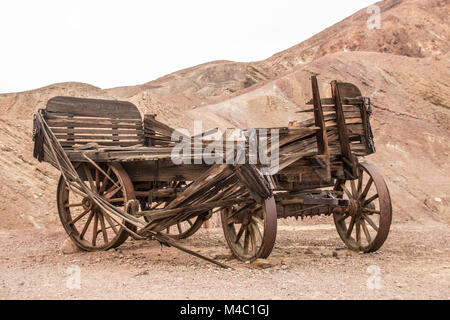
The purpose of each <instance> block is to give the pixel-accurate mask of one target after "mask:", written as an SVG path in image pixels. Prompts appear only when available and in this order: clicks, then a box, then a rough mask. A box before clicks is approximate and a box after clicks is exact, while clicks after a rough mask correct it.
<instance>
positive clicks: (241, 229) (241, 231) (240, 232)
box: [234, 223, 245, 243]
mask: <svg viewBox="0 0 450 320" xmlns="http://www.w3.org/2000/svg"><path fill="white" fill-rule="evenodd" d="M244 231H245V224H243V223H242V224H241V228H240V229H239V231H238V233H237V235H236V240H234V242H235V243H238V242H239V240H240V239H241V237H242V233H243V232H244Z"/></svg>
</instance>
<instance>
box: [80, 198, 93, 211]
mask: <svg viewBox="0 0 450 320" xmlns="http://www.w3.org/2000/svg"><path fill="white" fill-rule="evenodd" d="M81 203H82V205H83V208H84V209H85V210H92V209H93V208H94V206H95V203H94V202H93V201H92V199H91V198H89V197H84V198H83V200H82V201H81Z"/></svg>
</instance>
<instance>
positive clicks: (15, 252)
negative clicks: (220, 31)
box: [0, 221, 450, 299]
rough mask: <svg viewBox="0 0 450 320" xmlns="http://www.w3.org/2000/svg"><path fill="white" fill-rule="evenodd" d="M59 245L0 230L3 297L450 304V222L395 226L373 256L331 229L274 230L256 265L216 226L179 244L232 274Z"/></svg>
mask: <svg viewBox="0 0 450 320" xmlns="http://www.w3.org/2000/svg"><path fill="white" fill-rule="evenodd" d="M64 239H65V234H64V232H63V231H62V228H55V229H54V230H49V229H41V230H36V229H27V230H2V231H0V241H1V243H2V246H1V247H0V257H1V258H0V298H1V299H15V298H19V299H52V298H53V299H67V298H70V299H83V298H88V299H111V298H112V299H131V298H134V299H141V298H145V299H450V262H449V261H450V259H449V258H450V248H449V246H448V243H449V241H450V235H449V234H448V225H446V224H440V223H435V222H431V221H430V222H428V223H426V224H423V223H420V224H419V223H413V222H409V223H406V224H395V225H393V228H392V231H391V234H390V237H389V238H388V240H387V242H386V243H385V245H384V246H383V247H382V248H381V250H380V251H379V252H376V253H373V254H359V253H355V252H351V251H349V250H347V249H345V247H344V246H343V244H342V243H341V241H340V239H339V238H338V236H337V233H336V231H335V230H334V226H332V225H331V224H316V225H311V224H310V223H309V224H308V223H307V224H306V225H305V223H300V222H299V223H296V224H295V225H291V226H280V227H279V232H278V238H277V243H276V247H275V249H274V251H273V253H272V255H271V256H270V258H269V259H268V260H261V261H257V262H255V263H253V264H247V263H241V262H239V261H236V260H234V259H231V258H230V256H229V251H228V249H227V247H226V245H225V241H224V238H223V235H222V233H221V230H220V229H202V230H200V231H199V233H197V234H196V235H194V236H193V237H191V238H190V239H187V240H184V241H183V244H184V245H185V246H187V247H190V248H195V249H196V250H198V252H200V253H202V254H205V255H208V256H210V257H215V258H216V259H218V260H219V261H222V262H224V263H226V264H228V265H229V266H231V267H232V268H234V270H224V269H221V268H219V267H216V266H215V265H211V264H209V263H206V262H204V261H202V260H199V259H197V258H194V257H191V256H189V255H187V254H184V253H181V252H179V251H178V250H176V249H174V248H167V247H164V248H163V249H162V250H161V248H160V246H159V244H158V243H156V242H147V241H132V240H128V241H127V242H126V243H125V244H123V245H122V246H121V247H120V248H119V249H118V250H111V251H107V252H96V253H87V252H78V253H73V254H62V253H61V251H60V246H61V243H62V242H63V241H64ZM77 268H79V269H77ZM74 270H79V271H80V287H79V288H77V282H76V281H75V282H74V281H73V279H74V278H73V277H74V275H75V274H76V272H75V271H74ZM68 287H69V288H68ZM70 287H72V289H70Z"/></svg>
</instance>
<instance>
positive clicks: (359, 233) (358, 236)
mask: <svg viewBox="0 0 450 320" xmlns="http://www.w3.org/2000/svg"><path fill="white" fill-rule="evenodd" d="M356 242H357V243H358V247H361V225H360V223H359V219H358V220H357V221H356Z"/></svg>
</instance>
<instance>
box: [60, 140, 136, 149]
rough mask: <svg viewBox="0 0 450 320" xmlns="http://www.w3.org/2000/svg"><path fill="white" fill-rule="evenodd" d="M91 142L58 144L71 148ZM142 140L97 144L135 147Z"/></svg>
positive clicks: (63, 142) (64, 142)
mask: <svg viewBox="0 0 450 320" xmlns="http://www.w3.org/2000/svg"><path fill="white" fill-rule="evenodd" d="M90 142H92V140H91V141H89V140H87V141H60V142H59V143H60V144H61V146H62V147H72V146H74V145H77V144H80V145H81V144H86V143H90ZM143 143H144V140H143V139H142V140H136V141H102V142H101V143H99V145H104V146H124V147H125V146H135V145H143Z"/></svg>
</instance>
